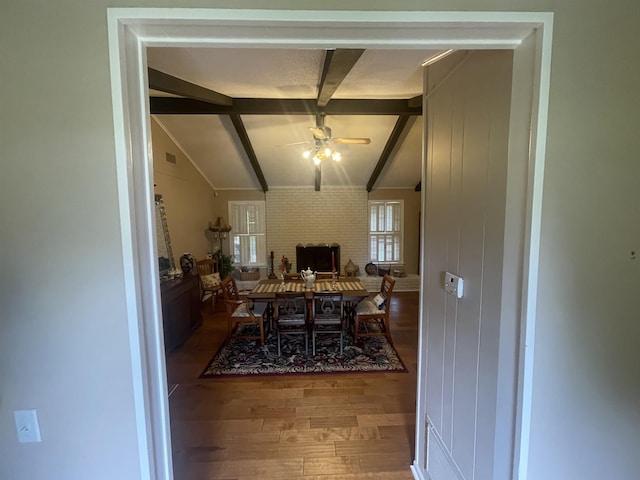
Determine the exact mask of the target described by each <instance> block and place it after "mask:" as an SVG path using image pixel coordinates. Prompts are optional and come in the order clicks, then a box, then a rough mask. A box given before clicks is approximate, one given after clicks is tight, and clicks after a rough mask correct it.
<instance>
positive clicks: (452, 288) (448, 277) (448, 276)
mask: <svg viewBox="0 0 640 480" xmlns="http://www.w3.org/2000/svg"><path fill="white" fill-rule="evenodd" d="M444 289H445V291H446V292H447V293H450V294H451V295H455V296H456V297H457V298H462V294H463V293H464V279H463V278H462V277H459V276H457V275H454V274H453V273H449V272H446V273H445V274H444Z"/></svg>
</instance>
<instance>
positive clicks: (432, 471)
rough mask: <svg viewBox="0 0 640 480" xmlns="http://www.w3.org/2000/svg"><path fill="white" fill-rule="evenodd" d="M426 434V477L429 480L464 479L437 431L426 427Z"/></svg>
mask: <svg viewBox="0 0 640 480" xmlns="http://www.w3.org/2000/svg"><path fill="white" fill-rule="evenodd" d="M427 435H429V440H428V448H429V451H428V453H427V458H428V459H429V460H428V465H427V473H428V477H427V478H429V479H430V480H465V479H464V475H462V472H461V471H460V469H459V468H458V465H457V464H456V462H455V460H454V459H453V457H452V456H451V454H450V453H449V451H448V450H447V448H446V447H445V446H444V443H443V441H442V439H441V438H440V435H439V434H438V432H437V431H435V430H434V429H433V428H428V429H427Z"/></svg>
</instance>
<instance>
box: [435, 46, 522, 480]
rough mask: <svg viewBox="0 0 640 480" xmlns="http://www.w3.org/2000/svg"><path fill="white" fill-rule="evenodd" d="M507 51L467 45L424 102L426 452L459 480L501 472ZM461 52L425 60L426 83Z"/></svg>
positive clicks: (438, 76) (509, 58)
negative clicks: (454, 288)
mask: <svg viewBox="0 0 640 480" xmlns="http://www.w3.org/2000/svg"><path fill="white" fill-rule="evenodd" d="M512 57H513V54H512V52H511V51H494V52H474V53H473V55H472V56H471V57H469V58H468V60H466V61H465V63H464V66H463V67H462V68H460V69H459V70H458V71H457V73H456V74H455V75H454V76H453V77H450V78H449V80H448V81H447V82H446V84H445V85H444V86H443V87H442V88H440V89H439V90H438V91H437V93H435V94H434V95H433V96H431V97H430V99H429V101H428V103H427V112H428V123H427V125H428V139H429V140H428V147H427V185H426V188H425V195H426V201H425V203H426V212H425V261H426V265H427V267H426V273H425V276H426V278H425V282H426V285H427V288H426V291H425V295H426V298H427V299H428V307H427V309H426V318H425V321H426V340H427V345H426V353H427V371H426V375H427V384H426V391H425V392H424V393H425V395H426V412H427V415H428V416H429V420H430V425H431V435H432V437H431V439H430V441H429V442H428V445H429V448H430V453H429V457H430V458H433V457H434V456H437V455H445V456H447V457H448V458H449V461H450V462H453V463H454V464H455V465H456V467H457V468H458V469H459V470H460V472H462V474H463V475H464V478H466V479H474V478H475V479H490V478H505V479H506V478H508V477H505V476H494V466H493V458H494V436H495V424H496V421H497V416H499V415H504V414H506V415H508V414H509V411H504V412H497V411H496V405H497V395H498V390H497V384H498V381H497V379H498V352H499V345H500V336H499V335H498V332H499V330H500V320H501V316H502V315H501V310H500V299H501V295H502V290H501V288H500V286H501V283H502V259H503V256H504V248H503V245H504V242H503V239H504V233H505V199H506V188H507V182H506V179H507V146H508V135H509V107H510V94H511V66H512ZM462 58H464V54H462V52H461V54H456V55H451V56H450V57H448V58H447V59H446V61H442V62H438V63H437V64H435V65H433V66H432V67H429V68H428V69H427V72H428V73H427V82H426V85H427V88H426V91H430V90H432V89H433V88H434V86H436V85H438V84H440V82H441V81H442V78H443V77H445V75H447V73H448V72H449V71H450V70H451V69H452V68H453V66H454V65H456V64H457V63H458V62H460V61H461V60H462ZM515 261H517V259H516V260H515ZM446 271H449V272H452V273H454V274H457V275H460V276H462V277H463V278H464V282H465V286H464V296H463V298H462V299H457V298H456V297H454V296H452V295H449V294H447V293H446V292H445V291H444V289H443V286H442V285H443V277H444V272H446ZM512 348H515V344H514V343H512ZM511 367H512V374H513V372H515V365H513V364H512V366H511ZM511 388H512V389H514V385H513V384H512V385H511ZM433 436H436V437H437V438H436V439H434V438H433ZM440 445H444V449H442V450H444V451H440V452H438V451H434V450H435V449H437V448H439V447H440ZM429 470H430V473H431V474H432V475H433V476H435V478H438V476H437V470H435V471H434V469H433V468H432V466H431V465H430V466H429Z"/></svg>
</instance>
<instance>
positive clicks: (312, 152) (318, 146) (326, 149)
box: [288, 114, 371, 165]
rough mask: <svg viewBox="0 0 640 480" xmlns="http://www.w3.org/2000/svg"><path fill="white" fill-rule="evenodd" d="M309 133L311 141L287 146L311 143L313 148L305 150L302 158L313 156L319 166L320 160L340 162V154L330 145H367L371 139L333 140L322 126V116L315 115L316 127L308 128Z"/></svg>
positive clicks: (328, 129) (350, 138) (346, 138)
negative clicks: (328, 159) (329, 159)
mask: <svg viewBox="0 0 640 480" xmlns="http://www.w3.org/2000/svg"><path fill="white" fill-rule="evenodd" d="M309 131H310V132H311V134H312V135H313V141H305V142H296V143H289V144H288V145H301V144H307V143H313V144H314V146H313V147H312V148H309V149H307V150H305V151H304V152H303V154H302V156H303V157H304V158H311V157H312V156H313V161H314V163H315V164H316V165H320V163H321V162H322V160H324V159H326V158H331V159H333V160H335V161H340V159H341V155H340V152H338V151H336V150H334V149H332V148H331V146H330V144H332V143H333V144H340V145H369V144H370V143H371V139H370V138H365V137H338V138H333V137H332V135H331V128H329V127H328V126H326V125H325V124H324V114H321V115H316V126H315V127H309Z"/></svg>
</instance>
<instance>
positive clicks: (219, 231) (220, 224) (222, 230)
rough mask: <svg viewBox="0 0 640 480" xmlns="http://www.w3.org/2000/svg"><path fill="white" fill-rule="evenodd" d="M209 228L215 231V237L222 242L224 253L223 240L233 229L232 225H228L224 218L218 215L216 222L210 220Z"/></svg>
mask: <svg viewBox="0 0 640 480" xmlns="http://www.w3.org/2000/svg"><path fill="white" fill-rule="evenodd" d="M209 230H210V231H211V232H213V236H214V238H216V239H217V240H218V241H219V242H220V253H222V240H223V239H224V240H226V238H227V234H228V233H229V232H230V231H231V225H227V222H225V220H224V218H222V217H218V218H217V220H216V221H215V223H211V222H209Z"/></svg>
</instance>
